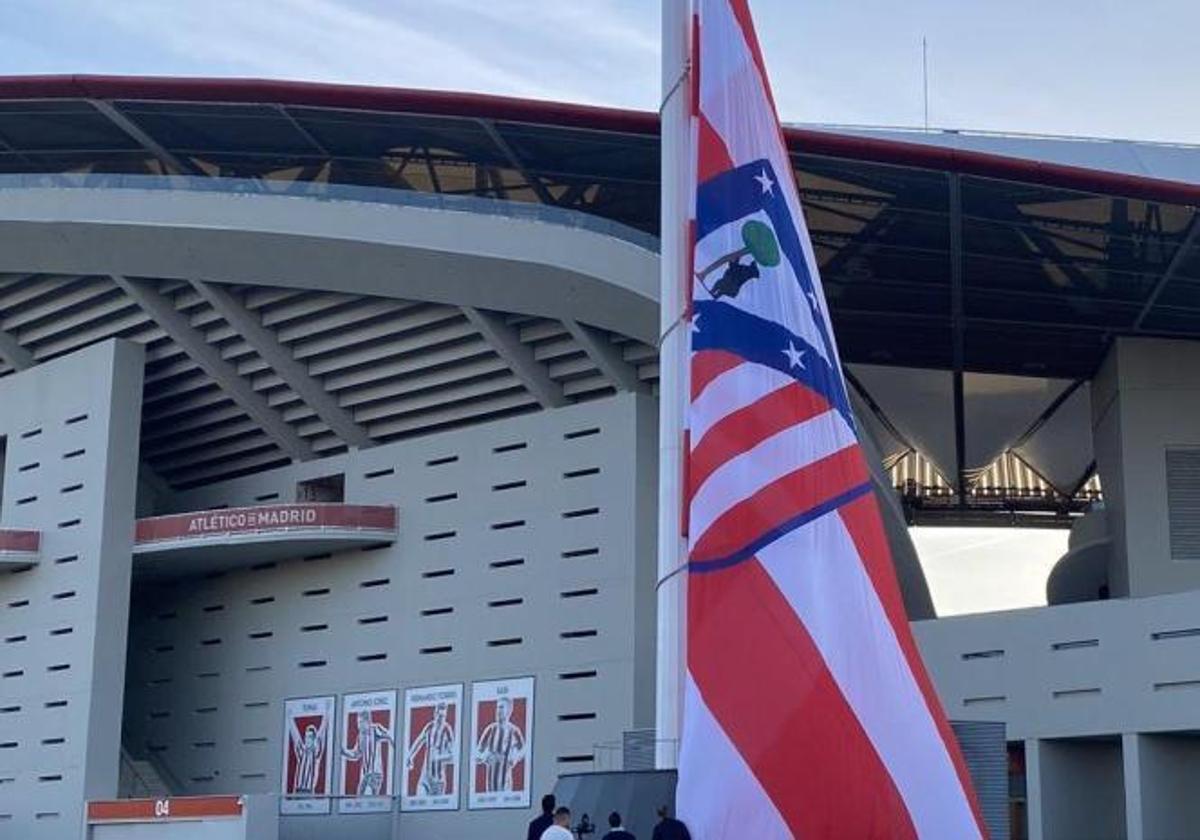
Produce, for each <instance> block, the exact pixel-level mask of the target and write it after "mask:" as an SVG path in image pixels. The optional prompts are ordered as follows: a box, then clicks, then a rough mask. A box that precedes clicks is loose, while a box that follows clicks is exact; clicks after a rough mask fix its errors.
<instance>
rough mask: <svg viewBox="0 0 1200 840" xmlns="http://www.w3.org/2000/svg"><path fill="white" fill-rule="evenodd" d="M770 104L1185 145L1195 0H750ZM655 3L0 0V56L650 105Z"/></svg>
mask: <svg viewBox="0 0 1200 840" xmlns="http://www.w3.org/2000/svg"><path fill="white" fill-rule="evenodd" d="M751 5H752V8H753V9H754V13H755V17H756V19H757V23H758V28H759V32H760V34H761V37H762V40H763V42H764V49H765V52H766V57H767V63H768V65H769V70H770V73H771V75H772V78H773V82H774V86H775V91H776V97H777V99H778V101H779V104H780V109H781V111H782V115H783V118H784V119H785V120H789V121H806V122H829V123H855V124H871V125H908V126H914V125H919V124H920V123H921V120H922V97H921V37H922V35H924V36H927V37H928V39H929V64H930V87H931V103H930V110H931V122H932V123H933V124H934V125H935V126H940V127H950V128H970V129H990V130H1005V131H1023V132H1039V133H1056V134H1074V135H1094V136H1109V137H1129V138H1138V139H1158V140H1167V141H1175V142H1193V143H1200V108H1197V107H1196V106H1195V104H1194V102H1193V101H1192V100H1191V98H1190V97H1189V96H1188V95H1187V91H1189V90H1190V89H1191V86H1192V84H1193V83H1194V80H1195V79H1196V77H1197V75H1198V73H1197V71H1198V70H1200V50H1197V49H1196V44H1197V41H1196V39H1197V34H1196V33H1197V31H1200V3H1196V2H1194V0H1139V2H1128V0H1050V2H1046V0H1036V1H1035V0H1007V1H1006V2H1003V3H997V2H981V0H974V1H973V2H972V0H966V2H964V1H963V0H908V1H907V2H896V0H888V2H884V0H852V1H851V2H846V0H751ZM658 36H659V11H658V3H656V2H654V0H203V2H200V0H0V73H9V74H18V73H137V74H165V75H207V76H261V77H272V78H291V79H318V80H329V81H339V82H360V83H367V84H378V85H393V86H402V87H428V88H454V89H463V90H475V91H485V92H495V93H503V94H510V95H518V96H531V97H539V98H548V99H565V100H575V101H581V102H589V103H597V104H606V105H619V106H628V107H635V108H650V109H653V108H656V107H657V104H658V73H659V66H658Z"/></svg>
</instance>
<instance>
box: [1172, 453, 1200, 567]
mask: <svg viewBox="0 0 1200 840" xmlns="http://www.w3.org/2000/svg"><path fill="white" fill-rule="evenodd" d="M1167 520H1168V524H1169V527H1170V534H1171V559H1172V560H1181V561H1200V449H1183V448H1179V449H1167Z"/></svg>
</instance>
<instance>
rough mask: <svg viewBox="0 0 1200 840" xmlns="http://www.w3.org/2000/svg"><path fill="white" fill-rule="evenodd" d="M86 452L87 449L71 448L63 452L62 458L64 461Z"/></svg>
mask: <svg viewBox="0 0 1200 840" xmlns="http://www.w3.org/2000/svg"><path fill="white" fill-rule="evenodd" d="M86 452H87V450H86V449H72V450H71V451H69V452H64V453H63V460H64V461H69V460H71V459H72V458H78V457H80V456H81V455H83V454H84V453H86Z"/></svg>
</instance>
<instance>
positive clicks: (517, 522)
mask: <svg viewBox="0 0 1200 840" xmlns="http://www.w3.org/2000/svg"><path fill="white" fill-rule="evenodd" d="M524 527H525V520H524V519H510V520H508V521H507V522H493V523H492V530H493V531H507V530H509V529H510V528H524Z"/></svg>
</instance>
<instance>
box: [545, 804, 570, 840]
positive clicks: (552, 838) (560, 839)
mask: <svg viewBox="0 0 1200 840" xmlns="http://www.w3.org/2000/svg"><path fill="white" fill-rule="evenodd" d="M570 825H571V809H570V808H567V807H566V806H560V807H559V809H558V810H557V811H555V812H554V824H553V825H552V826H550V827H549V828H547V829H546V830H545V831H543V832H542V838H541V840H575V835H574V834H572V833H571V829H570V828H569V826H570Z"/></svg>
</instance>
